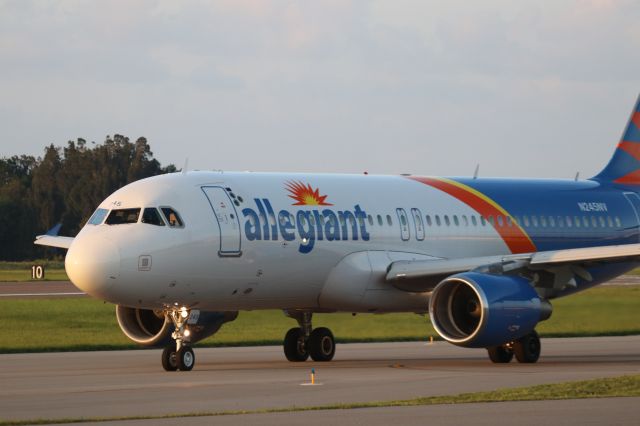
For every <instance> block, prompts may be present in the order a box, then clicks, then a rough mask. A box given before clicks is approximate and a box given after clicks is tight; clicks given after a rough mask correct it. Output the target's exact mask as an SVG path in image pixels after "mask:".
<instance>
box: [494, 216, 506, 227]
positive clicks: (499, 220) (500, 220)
mask: <svg viewBox="0 0 640 426" xmlns="http://www.w3.org/2000/svg"><path fill="white" fill-rule="evenodd" d="M496 217H497V218H498V226H499V227H500V228H502V227H503V226H504V219H502V216H501V215H499V216H496Z"/></svg>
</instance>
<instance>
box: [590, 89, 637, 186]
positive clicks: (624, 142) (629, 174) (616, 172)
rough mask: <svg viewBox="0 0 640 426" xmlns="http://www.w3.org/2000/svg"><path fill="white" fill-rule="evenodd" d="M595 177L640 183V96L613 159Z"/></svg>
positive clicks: (619, 181) (610, 180)
mask: <svg viewBox="0 0 640 426" xmlns="http://www.w3.org/2000/svg"><path fill="white" fill-rule="evenodd" d="M593 178H594V179H596V180H600V181H606V182H614V183H619V184H621V185H640V97H638V100H637V101H636V105H635V107H634V108H633V111H632V112H631V117H630V118H629V123H628V124H627V127H626V128H625V130H624V134H623V135H622V139H620V143H619V144H618V147H617V148H616V150H615V152H614V153H613V157H612V158H611V161H609V164H607V167H605V168H604V170H602V171H601V172H600V173H599V174H598V175H597V176H594V177H593Z"/></svg>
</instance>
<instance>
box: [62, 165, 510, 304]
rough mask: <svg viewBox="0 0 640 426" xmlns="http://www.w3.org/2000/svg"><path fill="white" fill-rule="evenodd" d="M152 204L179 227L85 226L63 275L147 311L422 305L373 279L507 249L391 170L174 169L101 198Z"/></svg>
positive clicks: (117, 205)
mask: <svg viewBox="0 0 640 426" xmlns="http://www.w3.org/2000/svg"><path fill="white" fill-rule="evenodd" d="M305 191H306V192H305ZM314 192H315V196H313V193H314ZM296 194H297V195H296ZM310 194H311V195H310ZM296 197H297V198H296ZM305 197H306V198H305ZM323 197H324V198H323ZM313 203H320V205H318V204H315V205H314V204H313ZM162 207H171V208H172V209H174V210H175V211H176V212H177V213H178V214H179V216H180V217H181V219H182V221H183V222H184V226H182V227H171V226H167V224H166V222H167V221H168V218H165V226H156V225H152V224H148V223H143V222H142V221H141V220H138V221H137V222H136V223H125V224H112V225H108V224H104V223H102V224H98V225H92V224H87V225H86V226H85V227H84V228H83V229H82V230H81V231H80V233H79V234H78V236H77V237H76V238H75V240H74V242H73V243H72V245H71V247H70V249H69V251H68V254H67V258H66V268H67V272H68V274H69V277H70V278H71V280H72V281H73V283H74V284H75V285H77V286H78V287H79V288H81V289H83V290H85V291H86V292H88V293H89V294H91V295H93V296H95V297H98V298H101V299H104V300H108V301H110V302H113V303H116V304H119V305H124V306H130V307H139V308H147V309H151V308H153V309H156V308H162V307H165V306H168V305H174V304H178V305H180V306H183V305H186V306H190V307H196V308H198V309H203V310H251V309H266V308H281V309H290V308H297V309H310V310H314V311H325V310H326V311H350V312H391V311H414V312H426V311H427V304H428V294H426V293H410V292H406V291H402V290H398V289H396V288H394V287H392V286H391V285H389V284H388V283H387V282H385V281H384V275H385V273H386V268H387V267H388V266H389V264H390V263H391V262H393V261H396V260H412V259H435V258H459V257H474V256H483V255H485V256H486V255H500V254H508V253H511V251H510V250H509V247H508V246H507V245H506V244H505V241H504V239H503V238H501V236H500V234H499V233H498V232H497V231H496V229H494V227H492V226H489V224H488V223H487V224H486V226H485V224H484V221H483V222H482V225H480V221H481V218H480V216H479V215H478V212H477V211H475V210H473V209H472V208H471V207H469V205H467V204H466V203H464V202H462V201H460V200H458V199H456V198H454V197H451V196H449V195H448V194H446V193H444V192H442V191H439V190H438V189H435V188H433V187H430V186H427V185H424V184H422V183H420V182H416V181H414V180H411V179H407V178H405V177H402V176H368V175H304V174H286V175H285V174H267V173H249V172H247V173H221V172H189V173H185V174H181V173H174V174H169V175H162V176H156V177H153V178H148V179H143V180H141V181H138V182H134V183H132V184H130V185H127V186H125V187H123V188H122V189H120V190H118V191H116V192H115V193H113V194H112V195H111V196H109V197H108V198H107V199H106V200H104V201H103V202H102V203H101V205H100V208H101V209H104V210H107V211H113V210H115V209H129V208H131V209H137V208H140V209H144V208H162ZM427 216H429V217H428V218H427ZM436 216H437V219H438V221H439V222H442V223H439V225H438V226H436V224H435V223H433V224H432V225H433V226H427V224H426V221H427V220H433V221H434V222H435V220H436ZM445 218H446V221H447V222H446V224H445ZM472 218H473V220H474V222H475V221H476V219H477V225H476V226H471V220H472ZM454 220H455V224H454ZM463 221H464V222H463ZM505 226H506V225H505ZM425 234H427V235H425Z"/></svg>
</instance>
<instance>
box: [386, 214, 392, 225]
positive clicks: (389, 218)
mask: <svg viewBox="0 0 640 426" xmlns="http://www.w3.org/2000/svg"><path fill="white" fill-rule="evenodd" d="M387 223H388V224H389V226H392V225H393V220H391V216H390V215H387Z"/></svg>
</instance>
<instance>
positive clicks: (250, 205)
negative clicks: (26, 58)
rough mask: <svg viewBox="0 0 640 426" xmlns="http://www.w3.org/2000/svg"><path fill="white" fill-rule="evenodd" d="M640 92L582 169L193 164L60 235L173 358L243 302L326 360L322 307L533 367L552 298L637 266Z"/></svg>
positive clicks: (94, 288) (127, 321) (182, 358)
mask: <svg viewBox="0 0 640 426" xmlns="http://www.w3.org/2000/svg"><path fill="white" fill-rule="evenodd" d="M639 185H640V97H639V98H638V101H637V102H636V104H635V107H634V109H633V111H632V114H631V118H630V119H629V122H628V124H627V126H626V128H625V131H624V133H623V137H622V139H621V141H620V142H619V144H618V146H617V148H616V149H615V152H614V154H613V157H612V158H611V160H610V162H609V163H608V164H607V166H606V167H605V168H604V169H603V170H602V171H601V172H600V173H599V174H597V175H596V176H594V177H592V178H590V179H586V180H579V179H578V178H577V176H576V179H566V180H560V179H558V180H554V179H534V180H531V179H498V178H477V177H473V178H443V177H427V176H415V175H399V176H382V175H379V176H376V175H369V174H362V175H353V174H351V175H350V174H300V173H254V172H239V173H227V172H204V171H189V172H187V171H186V170H185V171H182V172H177V173H171V174H165V175H160V176H154V177H150V178H146V179H142V180H139V181H136V182H133V183H130V184H128V185H126V186H124V187H123V188H121V189H119V190H117V191H115V192H114V193H113V194H111V195H110V196H109V197H108V198H107V199H105V200H104V201H103V202H102V203H101V204H100V205H99V206H98V208H97V210H96V211H95V213H93V215H92V216H91V217H90V219H89V220H88V222H87V223H86V225H85V226H84V227H83V228H82V229H81V230H80V232H79V233H78V235H77V236H76V237H75V238H71V237H62V236H54V235H43V236H38V237H37V239H36V241H35V244H39V245H44V246H53V247H60V248H65V249H67V254H66V258H65V268H66V271H67V274H68V275H69V278H70V279H71V281H72V282H73V284H75V285H76V286H77V287H78V288H79V289H81V290H83V291H84V292H86V293H87V294H89V295H91V296H93V297H96V298H98V299H101V300H104V301H107V302H111V303H113V304H115V305H116V315H117V320H118V324H119V326H120V328H121V329H122V331H123V332H124V334H125V335H126V336H127V337H128V338H130V339H131V340H133V341H134V342H136V343H138V344H140V345H144V346H151V347H164V350H163V352H162V366H163V368H164V369H165V370H167V371H176V370H180V371H189V370H191V369H192V368H193V367H194V365H195V355H194V352H193V349H192V345H193V344H194V343H196V342H198V341H200V340H202V339H204V338H206V337H208V336H211V335H213V334H214V333H216V332H217V331H218V330H219V329H220V327H221V326H222V325H223V324H225V323H226V322H229V321H233V320H234V319H236V317H237V315H238V311H242V310H258V309H280V310H282V311H283V312H284V314H285V315H287V316H288V317H290V318H292V319H295V320H296V321H297V322H298V327H294V328H291V329H290V330H289V331H287V333H286V335H285V337H284V342H283V349H284V354H285V356H286V358H287V359H288V360H289V361H292V362H302V361H305V360H307V359H308V358H309V357H311V359H313V360H314V361H321V362H322V361H331V360H332V359H333V357H334V354H335V349H336V347H335V340H334V336H333V334H332V332H331V330H329V329H327V328H324V327H318V328H314V327H313V326H312V317H313V314H314V313H332V312H351V313H389V312H415V313H417V314H426V313H428V314H429V317H430V320H431V323H432V324H433V327H434V328H435V330H436V331H437V333H438V334H439V335H440V336H441V337H442V338H443V339H444V340H446V341H448V342H450V343H452V344H454V345H458V346H462V347H468V348H486V349H487V352H488V356H489V359H490V360H491V361H492V362H494V363H509V362H510V361H511V360H512V359H513V357H514V356H515V358H516V359H517V361H519V362H521V363H535V362H537V361H538V359H539V356H540V353H541V342H540V338H539V336H538V334H537V332H536V330H535V328H536V326H537V324H538V323H540V322H541V321H544V320H546V319H548V318H549V317H550V316H551V313H552V305H551V302H552V301H553V299H555V298H558V297H562V296H567V295H570V294H573V293H576V292H579V291H583V290H586V289H588V288H591V287H593V286H595V285H598V284H600V283H603V282H605V281H607V280H610V279H612V278H614V277H616V276H618V275H621V274H624V273H625V272H627V271H630V270H632V269H633V268H635V267H637V266H638V265H639V264H640V262H639V260H640V257H639V256H640V240H639V238H640V216H639V215H640V196H639V195H638V192H639V189H640V187H639Z"/></svg>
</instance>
